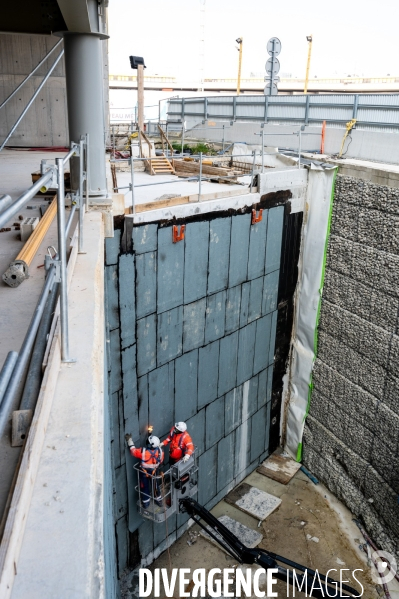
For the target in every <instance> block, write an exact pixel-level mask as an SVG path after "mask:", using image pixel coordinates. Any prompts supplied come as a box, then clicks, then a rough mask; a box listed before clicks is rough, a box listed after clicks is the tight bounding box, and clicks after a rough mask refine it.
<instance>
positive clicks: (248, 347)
mask: <svg viewBox="0 0 399 599" xmlns="http://www.w3.org/2000/svg"><path fill="white" fill-rule="evenodd" d="M255 331H256V322H251V324H248V325H247V326H246V327H244V328H242V329H240V331H239V338H238V361H237V385H241V384H242V383H243V382H244V381H247V380H248V379H250V378H251V377H252V375H253V371H254V351H255V346H254V339H255Z"/></svg>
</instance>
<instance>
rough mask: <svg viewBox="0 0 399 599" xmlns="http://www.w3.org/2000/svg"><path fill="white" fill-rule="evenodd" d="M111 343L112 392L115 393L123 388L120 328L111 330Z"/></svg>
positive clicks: (110, 380) (110, 381)
mask: <svg viewBox="0 0 399 599" xmlns="http://www.w3.org/2000/svg"><path fill="white" fill-rule="evenodd" d="M109 345H110V355H111V374H110V379H109V383H110V393H111V394H112V393H115V391H119V389H122V371H121V348H120V338H119V329H115V330H114V331H111V332H110V334H109Z"/></svg>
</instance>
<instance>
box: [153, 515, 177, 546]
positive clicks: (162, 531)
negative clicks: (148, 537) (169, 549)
mask: <svg viewBox="0 0 399 599" xmlns="http://www.w3.org/2000/svg"><path fill="white" fill-rule="evenodd" d="M175 530H176V514H174V515H173V516H171V517H170V518H168V528H166V526H165V524H164V525H163V526H162V524H154V525H153V534H154V548H156V547H158V546H159V545H160V544H161V543H162V542H163V541H165V539H166V535H167V534H168V535H172V533H173V532H174V531H175ZM165 549H166V546H165Z"/></svg>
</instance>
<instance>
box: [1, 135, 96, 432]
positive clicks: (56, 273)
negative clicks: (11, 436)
mask: <svg viewBox="0 0 399 599" xmlns="http://www.w3.org/2000/svg"><path fill="white" fill-rule="evenodd" d="M88 145H89V136H88V135H85V136H82V138H81V139H80V141H79V142H78V143H75V142H71V149H70V150H69V152H68V153H67V154H66V155H65V156H64V157H63V158H56V159H55V164H49V163H48V162H47V160H42V163H41V177H40V178H39V179H38V180H37V181H36V182H35V183H34V184H33V185H32V186H31V187H29V189H27V190H26V191H25V192H24V193H23V194H22V195H21V196H20V197H19V198H18V199H17V200H15V202H14V203H13V204H11V205H10V206H8V207H6V208H5V209H3V210H1V209H0V228H1V227H3V226H4V225H5V224H7V223H8V222H9V221H10V220H11V219H12V218H13V217H14V216H15V215H16V214H17V213H18V212H19V211H20V210H21V208H23V207H24V206H25V205H26V204H27V203H28V201H29V200H31V199H32V198H33V197H35V195H36V194H37V192H38V191H41V192H46V191H47V190H48V189H56V190H57V237H58V248H57V250H54V252H53V253H51V252H50V251H49V252H48V254H47V255H46V256H45V264H44V266H45V271H46V278H45V282H44V286H43V289H42V292H41V294H40V297H39V301H38V303H37V305H36V307H35V310H34V312H33V316H32V319H31V322H30V324H29V327H28V330H27V332H26V335H25V338H24V341H23V343H22V345H21V349H20V351H19V352H18V354H17V355H15V354H16V352H9V354H8V357H7V359H6V361H5V363H4V366H3V368H2V370H1V372H0V436H2V435H3V434H4V429H5V426H6V424H7V422H8V420H9V417H10V411H11V409H12V406H13V405H14V403H15V399H16V396H17V393H18V390H19V389H20V386H21V384H23V383H24V376H26V368H27V365H28V363H29V360H30V358H31V354H32V350H33V347H34V343H35V339H36V334H37V332H38V329H39V325H40V323H41V319H42V317H43V313H44V309H45V305H46V300H47V298H48V295H49V293H50V292H51V291H52V289H53V288H54V285H56V284H59V289H60V299H59V306H60V308H59V311H60V328H61V361H62V362H75V360H74V359H73V358H71V357H70V354H69V329H68V287H67V285H68V281H67V255H66V238H67V234H68V231H69V229H70V227H71V223H72V218H73V214H74V213H75V211H76V210H79V219H78V252H79V253H84V249H83V229H84V213H85V210H86V208H87V205H88V190H89V173H88V163H89V152H88ZM72 156H75V157H78V158H79V161H78V165H79V179H78V181H79V182H78V189H76V190H73V191H71V193H70V198H71V213H70V217H69V219H68V222H67V223H66V217H65V180H64V167H65V165H66V163H67V162H68V161H69V159H70V158H72ZM49 250H50V248H49ZM21 268H22V266H21Z"/></svg>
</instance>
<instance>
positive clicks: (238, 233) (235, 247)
mask: <svg viewBox="0 0 399 599" xmlns="http://www.w3.org/2000/svg"><path fill="white" fill-rule="evenodd" d="M250 226H251V214H242V215H241V214H240V215H238V216H232V217H231V241H230V263H229V287H234V286H235V285H239V284H240V283H243V282H244V281H246V280H247V272H248V250H249V228H250Z"/></svg>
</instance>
